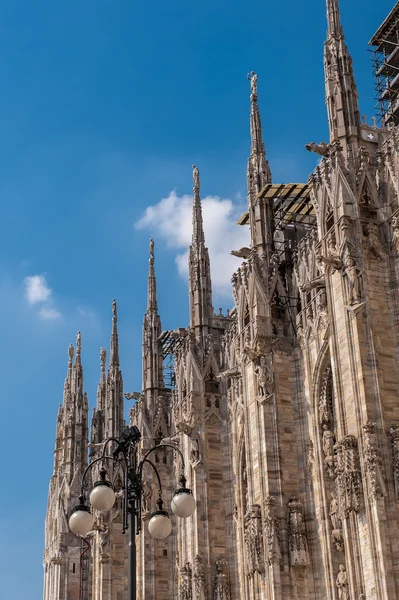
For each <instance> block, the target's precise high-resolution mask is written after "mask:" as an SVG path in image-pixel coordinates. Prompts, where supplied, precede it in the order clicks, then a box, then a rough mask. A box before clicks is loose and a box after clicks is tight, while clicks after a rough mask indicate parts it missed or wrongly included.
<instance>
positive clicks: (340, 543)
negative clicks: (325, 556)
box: [330, 492, 344, 552]
mask: <svg viewBox="0 0 399 600" xmlns="http://www.w3.org/2000/svg"><path fill="white" fill-rule="evenodd" d="M330 519H331V523H332V528H333V530H332V541H333V544H334V546H335V548H336V549H337V550H338V552H343V551H344V538H343V535H342V520H341V515H340V513H339V504H338V498H337V494H336V493H335V492H331V502H330Z"/></svg>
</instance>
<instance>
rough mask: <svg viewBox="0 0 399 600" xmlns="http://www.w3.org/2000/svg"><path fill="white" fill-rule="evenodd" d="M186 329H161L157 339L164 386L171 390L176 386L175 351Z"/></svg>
mask: <svg viewBox="0 0 399 600" xmlns="http://www.w3.org/2000/svg"><path fill="white" fill-rule="evenodd" d="M185 334H186V330H185V329H184V328H182V329H177V330H174V331H172V330H167V331H163V332H162V334H161V336H160V338H159V341H160V344H161V347H162V356H163V376H164V385H165V388H166V389H168V390H170V391H171V392H173V391H174V390H175V387H176V375H175V353H176V350H177V349H178V348H179V347H180V346H181V344H182V342H183V338H184V337H185Z"/></svg>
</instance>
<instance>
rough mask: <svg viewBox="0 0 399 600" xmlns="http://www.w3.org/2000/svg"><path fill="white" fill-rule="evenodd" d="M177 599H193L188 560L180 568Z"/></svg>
mask: <svg viewBox="0 0 399 600" xmlns="http://www.w3.org/2000/svg"><path fill="white" fill-rule="evenodd" d="M179 600H193V585H192V570H191V565H190V563H189V562H187V563H186V564H185V565H184V567H182V568H181V569H180V590H179Z"/></svg>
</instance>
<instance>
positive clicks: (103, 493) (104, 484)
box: [90, 469, 115, 512]
mask: <svg viewBox="0 0 399 600" xmlns="http://www.w3.org/2000/svg"><path fill="white" fill-rule="evenodd" d="M106 474H107V473H106V471H105V469H101V471H100V481H97V482H96V483H95V484H94V488H93V489H92V491H91V494H90V504H91V505H92V507H93V508H95V509H96V510H98V511H101V512H105V511H107V510H110V509H111V508H112V507H113V505H114V504H115V492H114V490H113V489H112V484H111V482H110V481H107V480H106V479H105V476H106Z"/></svg>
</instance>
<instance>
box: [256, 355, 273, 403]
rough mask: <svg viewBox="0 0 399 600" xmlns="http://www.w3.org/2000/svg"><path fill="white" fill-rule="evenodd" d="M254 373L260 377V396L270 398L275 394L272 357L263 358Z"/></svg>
mask: <svg viewBox="0 0 399 600" xmlns="http://www.w3.org/2000/svg"><path fill="white" fill-rule="evenodd" d="M254 371H255V373H256V375H257V377H258V388H259V396H262V397H263V398H267V397H269V396H270V395H271V394H272V393H273V367H272V357H271V356H261V357H260V358H259V362H258V365H257V366H256V367H255V369H254Z"/></svg>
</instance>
